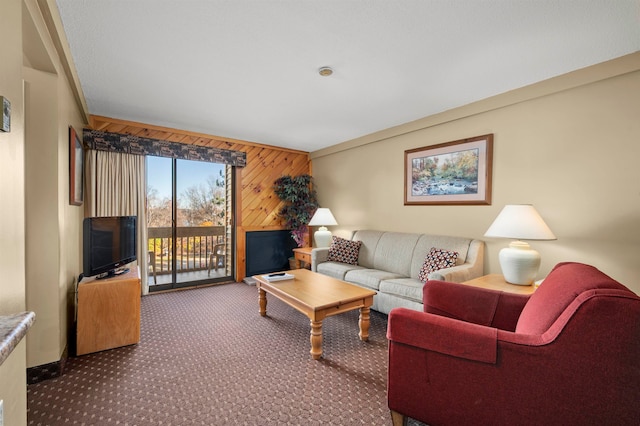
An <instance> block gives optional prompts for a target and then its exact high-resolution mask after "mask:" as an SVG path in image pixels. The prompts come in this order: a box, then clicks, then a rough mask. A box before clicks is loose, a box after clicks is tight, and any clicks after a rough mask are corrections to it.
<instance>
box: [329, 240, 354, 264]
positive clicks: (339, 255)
mask: <svg viewBox="0 0 640 426" xmlns="http://www.w3.org/2000/svg"><path fill="white" fill-rule="evenodd" d="M331 238H332V242H331V246H330V247H329V254H327V260H328V261H330V262H342V263H348V264H350V265H357V264H358V254H359V253H360V246H362V242H361V241H351V240H345V239H344V238H340V237H336V236H335V235H334V236H333V237H331Z"/></svg>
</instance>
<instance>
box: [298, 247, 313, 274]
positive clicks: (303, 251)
mask: <svg viewBox="0 0 640 426" xmlns="http://www.w3.org/2000/svg"><path fill="white" fill-rule="evenodd" d="M312 249H313V247H298V248H294V249H293V256H294V258H295V260H296V269H300V268H302V265H301V263H304V266H305V267H307V269H309V268H311V250H312Z"/></svg>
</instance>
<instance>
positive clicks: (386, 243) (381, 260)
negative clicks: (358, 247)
mask: <svg viewBox="0 0 640 426" xmlns="http://www.w3.org/2000/svg"><path fill="white" fill-rule="evenodd" d="M419 238H420V234H410V233H404V232H385V233H384V235H382V237H380V241H379V242H378V246H377V247H376V253H375V256H374V259H373V269H379V270H381V271H389V272H393V273H396V274H400V275H402V276H404V277H408V276H409V274H410V273H411V257H412V256H413V250H414V248H415V246H416V243H417V242H418V239H419Z"/></svg>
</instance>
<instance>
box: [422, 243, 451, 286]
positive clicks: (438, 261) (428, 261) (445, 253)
mask: <svg viewBox="0 0 640 426" xmlns="http://www.w3.org/2000/svg"><path fill="white" fill-rule="evenodd" d="M456 259H458V252H457V251H450V250H445V249H439V248H435V247H431V250H429V253H428V254H427V256H426V257H425V258H424V263H423V264H422V268H421V269H420V272H419V273H418V280H419V281H421V282H423V283H426V282H427V279H428V277H429V274H430V273H432V272H434V271H439V270H440V269H445V268H451V267H452V266H455V265H456Z"/></svg>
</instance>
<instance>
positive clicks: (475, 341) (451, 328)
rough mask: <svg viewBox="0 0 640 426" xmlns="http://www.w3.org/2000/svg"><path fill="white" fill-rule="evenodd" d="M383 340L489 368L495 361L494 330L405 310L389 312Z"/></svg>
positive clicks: (398, 309) (395, 309) (495, 341)
mask: <svg viewBox="0 0 640 426" xmlns="http://www.w3.org/2000/svg"><path fill="white" fill-rule="evenodd" d="M387 339H389V340H390V341H392V342H396V343H402V344H404V345H409V346H413V347H416V348H420V349H425V350H428V351H434V352H438V353H441V354H445V355H450V356H454V357H457V358H463V359H468V360H473V361H480V362H484V363H489V364H495V363H496V359H497V347H498V344H497V341H498V330H497V329H495V328H492V327H485V326H481V325H478V324H472V323H467V322H464V321H459V320H456V319H452V318H447V317H442V316H439V315H433V314H429V313H424V312H418V311H414V310H411V309H406V308H394V309H392V310H391V312H389V320H388V325H387Z"/></svg>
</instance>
